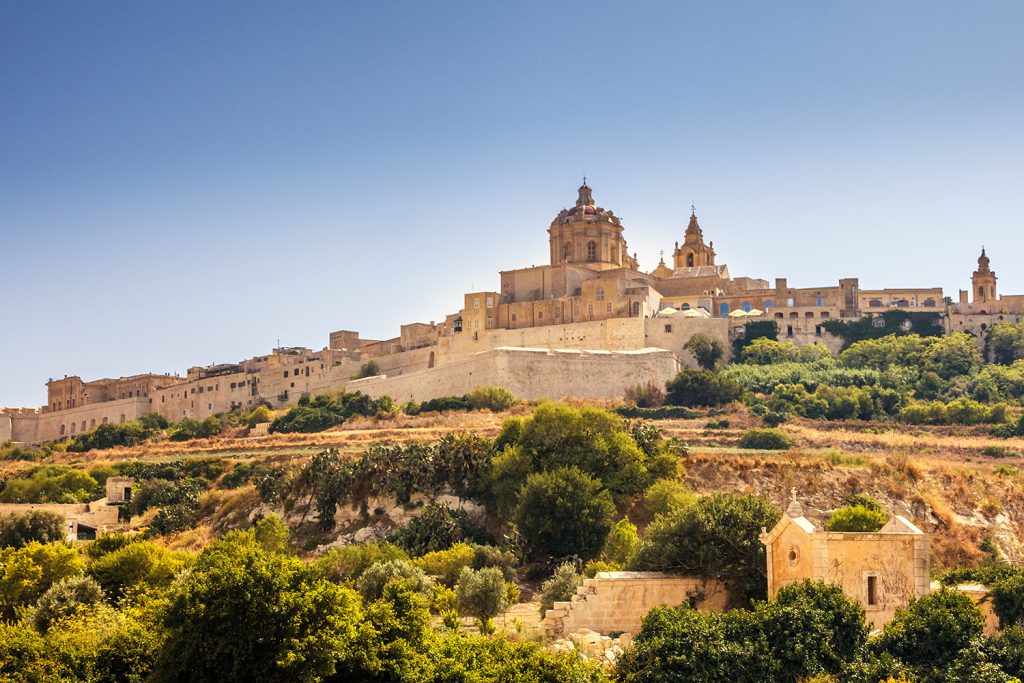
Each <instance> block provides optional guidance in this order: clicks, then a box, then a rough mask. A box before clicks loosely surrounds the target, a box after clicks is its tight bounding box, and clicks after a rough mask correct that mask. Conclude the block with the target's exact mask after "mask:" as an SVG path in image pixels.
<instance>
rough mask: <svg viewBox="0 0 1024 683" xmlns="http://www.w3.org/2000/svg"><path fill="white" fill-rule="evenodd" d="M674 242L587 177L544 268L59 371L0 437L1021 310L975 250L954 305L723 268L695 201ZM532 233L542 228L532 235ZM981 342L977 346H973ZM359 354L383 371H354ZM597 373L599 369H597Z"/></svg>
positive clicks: (600, 375)
mask: <svg viewBox="0 0 1024 683" xmlns="http://www.w3.org/2000/svg"><path fill="white" fill-rule="evenodd" d="M678 221H679V225H680V227H681V228H682V226H683V225H684V224H685V228H682V231H683V239H682V242H681V243H679V242H676V244H675V248H674V249H673V251H672V261H671V263H672V267H669V266H668V265H667V264H666V263H665V260H664V258H662V259H661V261H660V262H659V263H658V266H657V267H656V268H655V269H654V270H652V271H651V272H649V273H648V272H643V271H641V270H640V268H639V265H638V261H637V257H636V255H635V254H634V255H630V254H629V250H628V245H627V241H626V234H625V226H624V224H623V221H622V219H621V218H620V217H619V216H617V215H616V214H615V213H614V212H613V211H612V210H610V209H605V208H603V207H600V206H598V205H597V204H596V202H595V200H594V195H593V190H592V189H591V188H590V186H589V185H587V184H586V182H584V184H583V185H582V186H580V187H579V189H578V190H577V197H576V201H575V203H574V205H573V206H572V207H570V208H568V209H563V210H561V211H559V212H558V213H557V214H556V215H555V217H554V219H553V220H552V221H551V224H550V225H549V227H548V229H547V232H548V248H549V257H550V259H549V260H550V263H549V264H548V265H542V266H535V267H530V268H518V269H513V270H503V271H501V272H500V274H499V283H498V285H499V286H498V288H497V289H490V290H486V289H485V290H481V291H476V292H470V293H467V294H465V295H464V296H463V297H462V301H461V304H460V306H461V307H460V308H459V309H458V310H456V311H452V312H449V313H447V314H446V315H445V316H444V318H443V320H441V321H440V322H434V321H431V322H429V323H423V322H412V323H408V324H403V325H401V326H400V328H399V334H398V336H396V337H393V338H391V339H374V340H370V339H362V338H360V336H359V333H358V332H356V331H352V330H338V331H335V332H331V333H330V336H329V343H328V345H327V346H326V347H325V348H323V349H320V350H313V349H308V348H301V347H300V348H278V349H274V350H273V351H272V352H271V353H270V354H268V355H265V356H257V357H254V358H250V359H247V360H243V361H239V362H237V363H227V364H219V365H212V366H208V367H194V368H190V369H189V370H188V372H187V373H186V375H185V376H184V377H181V376H177V375H166V374H165V375H159V374H146V375H134V376H130V377H122V378H117V379H101V380H95V381H90V382H86V381H83V380H82V379H81V378H80V377H77V376H70V377H65V378H63V379H59V380H51V381H50V382H49V383H48V384H47V404H46V405H45V406H43V407H42V408H38V409H33V408H29V409H25V408H20V409H13V408H9V409H0V442H3V441H6V440H14V441H19V442H41V441H47V440H52V439H61V438H70V437H72V436H75V435H77V434H80V433H82V432H83V431H88V430H90V429H93V428H95V427H96V426H98V425H101V424H103V423H105V422H125V421H128V420H133V419H136V418H138V417H141V416H142V415H144V414H146V413H149V412H157V413H160V414H161V415H163V416H165V417H166V418H167V419H169V420H172V421H178V420H181V419H182V418H184V417H191V418H196V419H203V418H205V417H207V416H209V415H213V414H216V413H220V412H225V411H230V410H235V409H240V408H241V409H247V408H252V407H254V406H255V405H258V404H261V403H266V404H269V405H270V406H272V407H275V408H278V407H283V406H288V405H294V404H295V403H296V402H297V401H298V400H299V399H300V398H301V397H302V396H304V395H315V394H318V393H325V392H337V391H342V390H346V389H347V390H354V389H357V388H358V389H360V390H362V391H366V392H368V393H371V394H372V395H375V396H376V395H382V394H388V395H390V396H392V397H393V398H395V399H396V400H399V401H407V400H417V401H422V400H426V399H429V398H435V397H437V396H443V395H452V394H460V393H464V392H465V391H467V390H469V389H472V388H473V387H475V386H480V385H483V384H500V385H502V386H506V387H508V388H509V389H510V390H513V391H515V392H517V393H519V395H520V396H522V397H523V398H531V399H532V398H563V397H567V396H575V397H578V398H614V397H616V396H621V395H622V394H623V392H624V391H625V388H626V387H627V386H628V385H629V384H628V383H629V382H636V381H637V379H636V378H645V381H646V379H648V378H649V379H650V381H656V382H664V381H666V380H667V379H669V378H670V377H671V376H672V375H674V374H675V373H676V372H678V370H679V368H680V367H684V366H692V365H693V364H694V360H693V358H692V357H691V356H690V354H689V353H687V352H686V351H685V350H684V349H683V346H684V345H685V343H686V342H687V341H688V340H689V339H690V337H692V336H693V335H694V334H696V333H697V332H701V333H705V334H709V335H711V336H713V337H716V338H718V339H719V340H721V341H722V342H723V343H726V344H728V343H729V342H730V341H731V340H732V339H734V338H735V337H737V336H739V335H741V334H743V332H744V330H745V325H746V323H748V322H752V321H756V320H770V321H774V322H775V323H776V324H777V325H778V328H779V336H780V338H783V339H788V340H791V341H793V342H795V343H797V344H807V343H813V342H820V343H823V344H825V345H827V346H828V347H829V348H830V349H831V350H833V351H837V350H838V349H839V347H840V345H841V340H839V339H837V338H834V337H832V336H831V335H830V334H829V333H828V331H827V329H826V325H827V323H828V322H829V321H832V320H854V319H859V318H861V317H863V316H875V315H877V314H880V313H883V312H885V311H889V310H902V311H908V312H923V313H929V312H930V313H935V314H936V315H937V316H938V317H943V318H944V320H945V324H946V327H947V329H948V330H950V331H952V330H957V329H963V330H968V331H971V332H973V333H974V334H976V335H977V336H978V338H979V340H980V339H981V337H983V335H984V331H985V330H986V329H987V328H988V327H989V326H991V325H992V324H995V323H997V322H999V321H1001V320H1004V319H1017V318H1018V317H1019V316H1020V314H1021V313H1022V312H1024V296H1018V297H1007V296H1005V295H1004V296H1002V297H999V298H997V292H996V278H995V274H994V273H993V272H992V271H991V270H990V268H989V262H988V257H987V256H986V255H985V254H984V252H983V253H982V257H981V258H980V259H979V263H978V271H977V272H975V274H974V278H973V284H972V291H973V292H974V293H975V294H974V296H975V300H974V301H973V302H972V303H968V302H967V298H966V293H965V292H962V293H961V297H960V303H959V304H958V305H955V306H953V305H951V304H950V303H947V300H946V299H945V297H944V296H943V292H942V289H941V288H885V289H872V290H868V289H861V288H860V282H859V280H858V279H857V278H852V277H847V278H841V279H839V280H838V281H837V282H836V284H834V285H830V286H825V287H810V288H796V287H792V286H790V284H789V281H788V280H787V279H786V278H784V277H780V278H776V279H775V280H774V282H773V283H771V284H770V283H769V281H768V280H764V279H760V278H754V277H747V276H733V275H732V274H731V273H730V271H729V267H728V266H727V265H726V264H724V263H719V262H718V256H717V254H716V251H715V248H714V242H712V241H708V242H705V233H704V229H703V228H702V227H701V225H700V222H699V221H698V218H697V215H696V212H695V211H694V210H693V207H689V210H688V211H687V210H685V209H684V210H681V211H679V213H678ZM538 232H539V231H538ZM979 343H981V342H980V341H979ZM369 360H373V361H374V363H376V364H377V366H378V367H379V369H380V375H379V376H377V377H374V378H370V379H361V380H353V377H354V376H356V375H357V374H358V373H359V370H360V367H361V366H362V365H363V364H364V363H366V362H367V361H369ZM602 368H603V369H602Z"/></svg>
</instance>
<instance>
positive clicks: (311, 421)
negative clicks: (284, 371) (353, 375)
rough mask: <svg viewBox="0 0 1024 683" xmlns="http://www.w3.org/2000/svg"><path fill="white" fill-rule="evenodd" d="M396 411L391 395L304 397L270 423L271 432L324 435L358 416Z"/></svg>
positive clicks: (345, 394)
mask: <svg viewBox="0 0 1024 683" xmlns="http://www.w3.org/2000/svg"><path fill="white" fill-rule="evenodd" d="M393 409H394V403H393V401H392V400H391V398H390V397H388V396H381V397H380V398H376V399H374V398H370V397H369V396H367V395H366V394H363V393H361V392H358V391H356V392H353V393H344V392H343V393H340V394H322V395H320V396H316V397H315V398H309V397H306V396H304V397H302V398H301V399H299V403H298V405H297V406H295V407H294V408H292V409H291V410H289V411H288V412H287V413H285V414H284V415H281V416H280V417H278V418H277V419H275V420H274V421H273V422H271V423H270V427H269V428H268V431H269V432H270V433H283V434H287V433H292V432H302V433H310V432H322V431H324V430H325V429H329V428H331V427H335V426H337V425H340V424H342V423H344V422H345V420H347V419H349V418H350V417H354V416H356V415H362V416H366V417H374V416H376V415H378V414H381V413H388V412H391V411H392V410H393Z"/></svg>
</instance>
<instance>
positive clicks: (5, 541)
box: [0, 510, 67, 548]
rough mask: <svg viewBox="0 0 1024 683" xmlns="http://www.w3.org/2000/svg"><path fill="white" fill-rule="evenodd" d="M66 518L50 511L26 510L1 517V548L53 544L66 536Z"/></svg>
mask: <svg viewBox="0 0 1024 683" xmlns="http://www.w3.org/2000/svg"><path fill="white" fill-rule="evenodd" d="M64 527H65V522H64V517H63V516H62V515H61V514H59V513H57V512H50V511H49V510H26V511H25V512H14V513H11V514H9V515H4V516H2V517H0V547H5V548H6V547H11V548H21V547H23V546H25V545H28V544H29V543H33V542H39V543H53V542H54V541H60V540H62V539H63V538H64V536H65V535H66V533H67V532H66V531H65V530H64Z"/></svg>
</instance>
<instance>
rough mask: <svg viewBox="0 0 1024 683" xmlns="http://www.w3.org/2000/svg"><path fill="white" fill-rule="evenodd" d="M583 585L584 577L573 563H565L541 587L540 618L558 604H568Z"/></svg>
mask: <svg viewBox="0 0 1024 683" xmlns="http://www.w3.org/2000/svg"><path fill="white" fill-rule="evenodd" d="M582 585H583V577H582V576H581V575H580V574H578V573H576V567H575V566H574V565H573V564H572V562H564V563H562V564H560V565H558V567H557V568H556V569H555V573H554V574H553V575H552V576H551V578H550V579H548V580H547V581H545V582H544V583H543V584H541V587H540V616H541V618H542V619H543V618H544V615H545V614H546V613H547V611H548V610H549V609H552V608H553V607H554V606H555V603H556V602H568V601H569V600H571V599H572V596H574V595H575V594H576V589H577V588H579V587H580V586H582Z"/></svg>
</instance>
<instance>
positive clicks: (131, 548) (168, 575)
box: [88, 541, 187, 600]
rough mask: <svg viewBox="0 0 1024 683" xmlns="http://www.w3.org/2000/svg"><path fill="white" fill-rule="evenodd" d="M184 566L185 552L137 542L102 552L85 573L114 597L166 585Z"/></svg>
mask: <svg viewBox="0 0 1024 683" xmlns="http://www.w3.org/2000/svg"><path fill="white" fill-rule="evenodd" d="M186 565H187V556H186V555H185V554H183V553H179V552H175V551H173V550H168V549H167V548H164V547H163V546H159V545H156V544H155V543H153V542H152V541H140V542H133V543H129V544H128V545H125V546H123V547H121V548H119V549H117V550H114V551H113V552H109V553H107V554H105V555H103V556H102V557H100V558H99V559H97V560H96V561H95V562H93V563H92V564H90V565H89V569H88V574H89V576H91V577H92V578H94V579H96V582H97V583H99V585H100V586H101V587H102V588H103V591H104V592H105V593H106V594H107V596H108V597H109V598H111V599H113V600H116V599H119V598H121V597H122V596H124V595H126V594H127V593H129V592H130V591H132V590H133V589H141V590H143V591H145V590H150V589H154V588H161V587H166V586H168V585H170V583H171V581H172V580H173V579H174V577H175V576H176V575H177V574H178V572H180V571H181V570H182V569H184V568H185V566H186Z"/></svg>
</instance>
